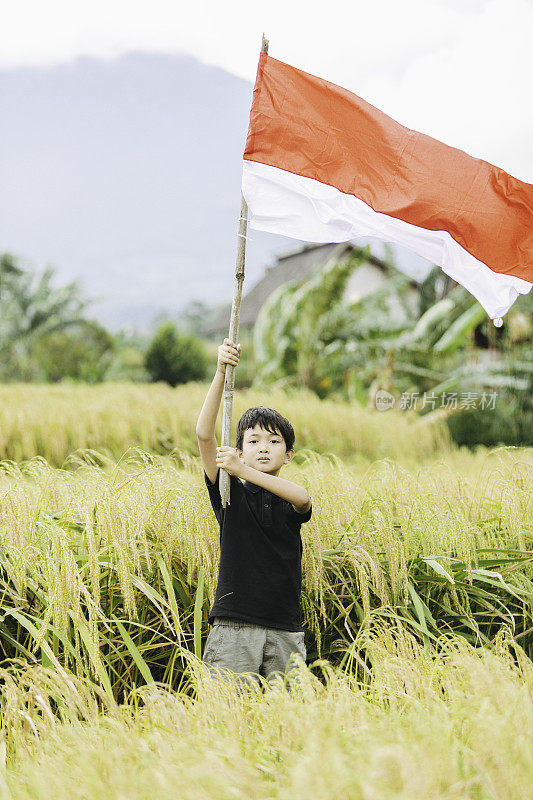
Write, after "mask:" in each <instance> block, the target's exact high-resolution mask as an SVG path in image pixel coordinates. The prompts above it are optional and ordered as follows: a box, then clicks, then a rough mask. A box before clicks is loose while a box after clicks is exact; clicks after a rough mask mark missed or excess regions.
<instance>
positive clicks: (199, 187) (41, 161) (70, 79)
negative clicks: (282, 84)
mask: <svg viewBox="0 0 533 800" xmlns="http://www.w3.org/2000/svg"><path fill="white" fill-rule="evenodd" d="M251 99H252V84H250V83H248V82H247V81H245V80H242V79H241V78H238V77H235V76H233V75H231V74H229V73H227V72H225V71H224V70H221V69H219V68H217V67H211V66H206V65H205V64H202V63H201V62H199V61H197V60H195V59H194V58H191V57H189V56H186V55H181V54H177V55H172V56H168V55H159V54H149V53H141V52H132V53H129V54H127V55H124V56H122V57H120V58H117V59H114V60H99V59H94V58H88V57H82V58H78V59H76V60H75V61H73V62H71V63H69V64H62V65H57V66H53V67H38V68H37V67H31V68H29V67H25V68H16V69H3V70H0V103H1V107H2V120H3V122H2V130H1V148H0V176H1V184H2V192H1V197H0V251H9V252H12V253H15V254H17V255H19V256H20V257H21V258H22V260H23V263H26V264H28V266H30V267H32V268H34V269H36V270H38V271H40V270H42V269H43V268H44V266H46V265H47V264H51V265H52V266H53V267H54V268H55V269H56V270H57V276H58V280H57V282H58V283H64V282H66V281H71V280H75V279H79V280H80V283H81V287H82V290H83V293H84V295H85V296H87V297H92V298H99V301H98V302H95V303H93V304H91V306H90V308H89V311H88V313H89V314H91V315H92V316H94V317H96V318H97V319H99V320H100V321H101V322H103V323H104V324H105V325H107V326H108V327H110V328H111V329H118V328H120V327H122V326H124V325H132V326H134V327H136V328H137V329H139V330H146V329H148V328H149V327H150V325H151V323H152V321H153V319H154V317H155V315H156V314H158V313H163V314H164V313H178V312H179V311H180V310H181V309H182V308H183V307H184V306H185V305H186V304H187V303H188V302H189V301H191V300H193V299H196V300H201V301H203V302H204V303H206V304H208V305H219V304H220V303H223V302H226V301H231V297H232V294H233V282H234V272H235V253H236V246H237V245H236V243H237V237H236V234H237V225H238V217H239V214H240V180H241V164H242V153H243V150H244V143H245V139H246V131H247V128H248V119H249V112H250V104H251ZM249 236H250V237H251V239H250V241H248V242H247V262H246V278H245V291H246V290H248V289H249V288H250V287H251V286H252V285H253V283H255V282H256V281H257V280H258V279H259V278H260V277H261V275H262V273H263V269H264V267H265V266H266V265H267V264H268V263H269V262H271V261H272V260H273V257H274V254H275V253H277V252H279V251H280V250H286V249H287V248H288V247H293V246H295V245H297V244H298V243H296V242H294V241H293V240H291V241H289V240H287V239H285V238H282V237H278V236H272V235H269V234H263V233H259V232H257V231H250V232H249ZM228 324H229V320H228Z"/></svg>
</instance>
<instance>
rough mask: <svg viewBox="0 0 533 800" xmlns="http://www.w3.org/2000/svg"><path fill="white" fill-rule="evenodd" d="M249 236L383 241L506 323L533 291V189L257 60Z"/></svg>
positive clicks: (341, 93) (301, 75) (323, 86)
mask: <svg viewBox="0 0 533 800" xmlns="http://www.w3.org/2000/svg"><path fill="white" fill-rule="evenodd" d="M242 191H243V195H244V198H245V200H246V202H247V204H248V211H249V224H250V226H251V227H252V228H255V229H258V230H264V231H270V232H272V233H278V234H282V235H284V236H291V237H293V238H297V239H302V240H304V241H309V242H344V241H348V240H350V239H355V238H356V237H358V236H375V237H377V238H379V239H383V240H386V241H393V242H397V243H398V244H401V245H404V246H405V247H408V248H409V249H410V250H412V251H414V252H415V253H418V254H419V255H421V256H423V257H424V258H427V259H428V260H429V261H431V262H433V263H434V264H438V265H439V266H440V267H442V269H443V270H444V272H446V273H447V274H448V275H450V277H452V278H453V279H454V280H456V281H457V282H458V283H460V284H462V285H463V286H464V287H466V289H468V291H469V292H471V293H472V294H473V295H474V297H476V298H477V300H479V302H480V303H481V305H482V306H483V307H484V309H485V310H486V312H487V314H488V315H489V316H490V317H491V318H492V319H495V318H497V317H503V315H504V314H505V313H506V312H507V311H508V310H509V308H510V307H511V306H512V304H513V303H514V301H515V300H516V298H517V297H518V295H519V294H526V293H527V292H529V290H530V289H531V285H532V282H533V185H531V184H528V183H524V182H523V181H519V180H517V178H513V177H512V176H511V175H509V174H507V173H506V172H504V171H503V170H502V169H499V168H498V167H495V166H493V165H492V164H489V163H488V162H486V161H482V160H481V159H479V158H473V157H472V156H469V155H467V154H466V153H464V152H463V151H462V150H457V149H455V148H454V147H449V146H448V145H445V144H443V143H442V142H439V141H437V140H436V139H432V138H431V137H430V136H426V135H424V134H422V133H417V132H416V131H412V130H410V129H409V128H405V127H404V126H403V125H400V124H399V123H398V122H395V120H393V119H391V117H388V116H387V115H386V114H384V113H383V112H382V111H379V110H378V109H377V108H374V106H371V105H370V104H369V103H367V102H365V101H364V100H362V99H361V98H360V97H358V96H357V95H355V94H352V92H349V91H348V90H347V89H343V88H342V87H340V86H336V85H335V84H334V83H330V82H329V81H325V80H323V79H321V78H317V77H315V76H314V75H310V74H309V73H307V72H302V70H299V69H295V68H294V67H291V66H289V65H288V64H284V63H283V62H282V61H277V60H276V59H275V58H272V57H271V56H269V55H267V54H266V53H261V56H260V59H259V66H258V70H257V78H256V82H255V88H254V94H253V102H252V109H251V112H250V127H249V129H248V138H247V141H246V148H245V151H244V167H243V178H242Z"/></svg>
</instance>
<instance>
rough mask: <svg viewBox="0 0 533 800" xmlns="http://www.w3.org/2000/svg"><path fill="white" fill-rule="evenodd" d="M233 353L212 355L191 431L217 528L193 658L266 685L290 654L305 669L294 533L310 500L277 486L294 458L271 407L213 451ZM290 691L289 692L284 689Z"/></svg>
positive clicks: (290, 438)
mask: <svg viewBox="0 0 533 800" xmlns="http://www.w3.org/2000/svg"><path fill="white" fill-rule="evenodd" d="M240 354H241V346H240V344H239V345H235V344H234V342H232V341H230V340H229V339H224V343H223V344H222V345H220V347H219V348H218V362H217V370H216V373H215V377H214V378H213V382H212V384H211V386H210V388H209V391H208V393H207V397H206V399H205V401H204V404H203V406H202V410H201V411H200V415H199V417H198V422H197V425H196V435H197V438H198V447H199V449H200V455H201V458H202V462H203V465H204V478H205V482H206V486H207V489H208V492H209V499H210V501H211V505H212V507H213V511H214V512H215V516H216V518H217V520H218V523H219V525H220V567H219V573H218V583H217V590H216V595H215V602H214V604H213V607H212V609H211V612H210V614H209V623H212V624H213V628H212V629H211V631H210V632H209V635H208V637H207V641H206V645H205V650H204V654H203V656H202V660H203V661H204V662H205V663H206V664H208V665H210V666H213V667H225V668H227V669H230V670H231V671H233V672H234V673H238V674H240V673H245V672H251V673H254V675H253V676H252V677H253V678H254V679H255V680H256V681H257V683H259V684H261V681H260V679H259V678H258V677H257V676H258V675H261V676H263V677H264V678H266V679H268V678H269V676H270V677H272V676H274V675H275V674H280V673H281V674H284V673H285V670H286V667H287V663H288V661H289V657H290V655H291V653H299V654H300V655H301V657H302V658H303V660H304V661H305V659H306V656H307V652H306V649H305V643H304V637H305V631H304V629H303V628H302V625H301V608H300V595H301V556H302V542H301V538H300V526H301V525H302V523H304V522H308V520H309V519H310V518H311V511H312V508H311V498H310V497H309V494H308V493H307V491H306V490H305V489H304V488H303V487H301V486H298V484H296V483H293V482H292V481H288V480H286V479H285V478H279V477H278V473H279V471H280V469H281V467H282V466H283V464H288V463H289V462H290V461H291V460H292V458H293V457H294V449H293V447H294V430H293V428H292V425H291V423H290V422H289V421H288V420H287V419H285V417H282V416H281V414H279V413H278V412H277V411H275V410H274V409H272V408H265V407H263V406H257V407H254V408H249V409H248V410H247V411H246V412H245V413H244V414H243V415H242V417H241V418H240V420H239V422H238V423H237V433H236V447H235V448H233V447H218V446H217V441H216V439H215V422H216V418H217V415H218V410H219V406H220V400H221V397H222V392H223V389H224V379H225V373H226V364H233V365H235V366H237V364H238V363H239V358H240ZM220 468H223V469H225V470H227V472H228V474H229V475H230V502H229V504H228V505H226V508H224V509H223V508H222V501H221V498H220V491H219V488H218V480H219V475H220ZM289 688H290V685H289Z"/></svg>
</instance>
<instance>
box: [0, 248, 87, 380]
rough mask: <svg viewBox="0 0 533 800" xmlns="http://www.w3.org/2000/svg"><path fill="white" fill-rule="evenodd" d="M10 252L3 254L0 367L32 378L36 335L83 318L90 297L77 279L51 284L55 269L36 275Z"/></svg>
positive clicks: (7, 372)
mask: <svg viewBox="0 0 533 800" xmlns="http://www.w3.org/2000/svg"><path fill="white" fill-rule="evenodd" d="M17 262H18V259H17V258H16V257H15V256H13V255H11V254H10V253H4V254H3V255H2V256H0V358H1V364H0V367H1V369H2V371H3V373H4V376H5V377H19V378H23V379H26V380H27V379H31V377H32V375H33V368H32V366H31V363H30V359H31V352H32V347H33V344H34V342H35V340H36V339H37V338H39V337H40V336H43V335H45V334H50V333H52V332H54V331H58V330H61V329H63V328H67V327H69V326H71V325H75V324H78V323H79V322H80V318H81V313H82V311H83V310H84V308H85V307H86V305H87V301H85V300H82V299H80V297H79V292H80V287H79V285H78V282H77V281H74V282H72V283H69V284H67V285H66V286H59V287H54V286H52V279H53V276H54V270H53V268H52V267H46V268H45V270H44V272H43V273H42V275H40V276H36V275H35V274H34V273H33V272H32V271H30V270H24V269H22V268H21V267H20V265H19V264H18V263H17Z"/></svg>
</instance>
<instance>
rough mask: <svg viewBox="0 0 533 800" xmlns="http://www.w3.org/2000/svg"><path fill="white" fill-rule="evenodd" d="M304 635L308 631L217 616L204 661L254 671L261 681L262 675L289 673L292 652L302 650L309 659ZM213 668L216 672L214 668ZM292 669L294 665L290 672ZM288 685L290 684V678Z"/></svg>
mask: <svg viewBox="0 0 533 800" xmlns="http://www.w3.org/2000/svg"><path fill="white" fill-rule="evenodd" d="M304 638H305V633H304V631H285V630H278V629H277V628H265V627H264V626H263V625H256V624H255V623H253V622H245V621H244V620H241V619H233V618H230V617H215V621H214V624H213V627H212V628H211V630H210V631H209V635H208V637H207V641H206V643H205V648H204V654H203V656H202V661H203V662H204V663H205V664H207V665H208V666H209V667H216V668H218V667H225V668H226V669H230V670H231V671H232V672H235V673H238V674H241V673H243V672H251V673H253V675H252V678H253V679H255V680H256V681H257V683H258V684H261V681H260V680H259V678H258V677H257V676H258V675H261V676H262V677H264V678H266V679H267V680H272V678H273V677H275V676H276V675H281V676H284V675H285V671H286V669H287V666H288V662H289V657H290V655H291V653H299V654H300V656H301V657H302V659H303V661H304V662H305V660H306V658H307V651H306V648H305V642H304ZM210 672H211V674H216V673H214V671H213V670H212V669H210ZM289 672H290V668H289V669H288V670H287V675H288V674H289ZM220 674H221V673H220ZM287 686H288V688H290V682H289V681H288V680H287Z"/></svg>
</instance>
